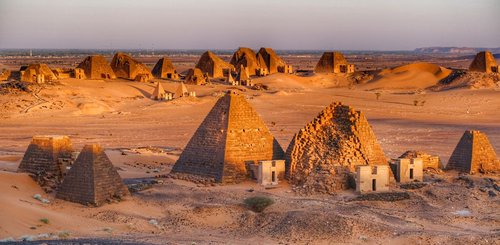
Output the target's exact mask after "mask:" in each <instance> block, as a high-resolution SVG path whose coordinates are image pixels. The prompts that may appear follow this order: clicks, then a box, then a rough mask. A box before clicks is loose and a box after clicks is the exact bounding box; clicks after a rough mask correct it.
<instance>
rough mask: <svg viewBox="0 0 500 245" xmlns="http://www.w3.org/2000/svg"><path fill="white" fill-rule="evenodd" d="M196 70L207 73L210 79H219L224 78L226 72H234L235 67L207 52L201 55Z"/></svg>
mask: <svg viewBox="0 0 500 245" xmlns="http://www.w3.org/2000/svg"><path fill="white" fill-rule="evenodd" d="M196 68H198V69H200V70H201V72H202V73H207V74H208V77H211V78H219V77H224V70H225V69H226V70H234V67H233V65H231V64H229V63H227V62H225V61H224V60H222V59H221V58H219V57H218V56H217V55H215V54H214V53H212V52H210V51H207V52H205V53H203V54H202V55H201V58H200V60H199V61H198V64H196Z"/></svg>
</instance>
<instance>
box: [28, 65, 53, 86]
mask: <svg viewBox="0 0 500 245" xmlns="http://www.w3.org/2000/svg"><path fill="white" fill-rule="evenodd" d="M56 79H57V77H56V75H55V74H54V73H53V72H52V70H51V69H50V68H49V66H48V65H46V64H31V65H29V66H27V67H25V68H23V69H22V70H21V82H30V83H44V82H47V81H52V80H56Z"/></svg>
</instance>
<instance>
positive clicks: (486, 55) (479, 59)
mask: <svg viewBox="0 0 500 245" xmlns="http://www.w3.org/2000/svg"><path fill="white" fill-rule="evenodd" d="M469 70H470V71H477V72H486V73H491V72H499V71H498V64H497V61H496V60H495V57H494V56H493V55H492V54H491V52H489V51H483V52H479V53H477V54H476V57H475V58H474V60H473V61H472V63H471V64H470V66H469Z"/></svg>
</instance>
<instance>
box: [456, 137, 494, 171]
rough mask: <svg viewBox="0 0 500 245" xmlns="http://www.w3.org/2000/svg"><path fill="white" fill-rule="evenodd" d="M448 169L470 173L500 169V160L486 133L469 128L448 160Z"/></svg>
mask: <svg viewBox="0 0 500 245" xmlns="http://www.w3.org/2000/svg"><path fill="white" fill-rule="evenodd" d="M446 168H447V169H454V170H458V171H460V172H466V173H470V174H475V173H487V172H496V171H500V161H499V160H498V157H497V155H496V153H495V150H494V149H493V147H492V146H491V144H490V141H489V140H488V137H487V136H486V134H484V133H482V132H480V131H477V130H467V131H465V133H464V134H463V135H462V138H461V139H460V141H459V142H458V144H457V146H456V147H455V150H453V153H452V154H451V157H450V159H449V160H448V165H446Z"/></svg>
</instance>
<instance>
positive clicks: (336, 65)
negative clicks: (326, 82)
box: [314, 52, 354, 73]
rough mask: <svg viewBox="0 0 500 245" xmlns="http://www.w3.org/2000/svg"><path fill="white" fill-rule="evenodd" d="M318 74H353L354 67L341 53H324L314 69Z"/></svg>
mask: <svg viewBox="0 0 500 245" xmlns="http://www.w3.org/2000/svg"><path fill="white" fill-rule="evenodd" d="M314 72H316V73H353V72H354V65H353V64H349V63H348V62H347V60H346V59H345V57H344V55H343V54H342V53H340V52H324V53H323V55H322V56H321V58H320V59H319V61H318V64H316V67H315V68H314Z"/></svg>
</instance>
